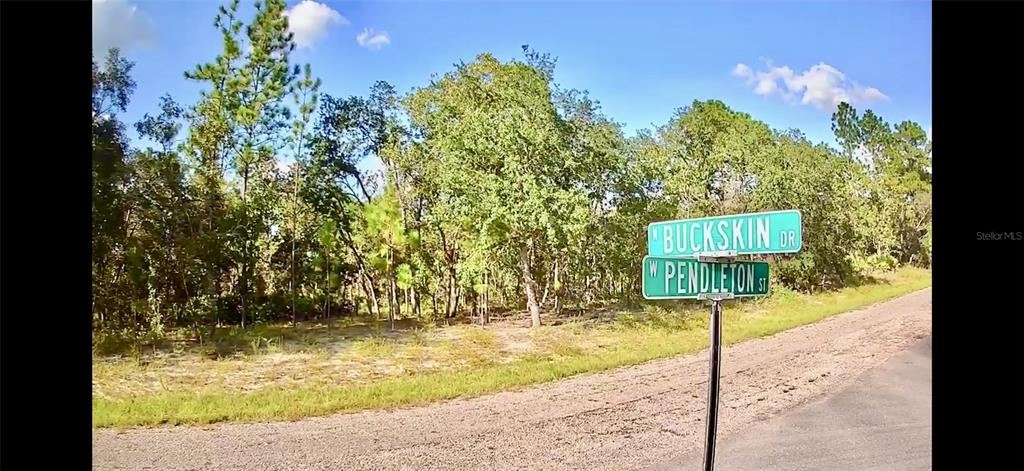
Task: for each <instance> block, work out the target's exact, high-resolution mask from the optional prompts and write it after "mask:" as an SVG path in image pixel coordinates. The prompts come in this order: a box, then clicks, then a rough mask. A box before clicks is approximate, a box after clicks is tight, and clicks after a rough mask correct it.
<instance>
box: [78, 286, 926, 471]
mask: <svg viewBox="0 0 1024 471" xmlns="http://www.w3.org/2000/svg"><path fill="white" fill-rule="evenodd" d="M931 318H932V313H931V288H928V289H924V290H921V291H918V292H915V293H911V294H908V295H906V296H902V297H899V298H896V299H893V300H890V301H887V302H883V303H879V304H875V305H873V306H870V307H867V308H865V309H861V310H857V311H851V312H847V313H844V314H839V315H836V316H832V317H829V318H827V319H824V320H822V321H820V322H816V323H813V324H809V325H806V326H803V327H798V328H795V329H791V330H787V331H784V332H780V333H778V334H776V335H772V336H769V337H764V338H759V339H754V340H749V341H745V342H741V343H735V344H731V345H728V346H727V347H726V348H725V349H724V350H723V352H722V371H721V375H722V376H721V378H722V380H721V395H722V396H721V397H722V401H721V405H720V409H719V414H720V415H719V418H720V421H719V425H718V431H719V434H720V435H719V436H720V437H722V441H721V442H720V443H722V448H721V451H720V454H719V456H720V457H722V461H721V465H720V466H719V467H718V468H717V469H720V470H728V469H760V468H758V466H759V465H757V464H755V465H754V466H753V467H751V468H746V467H745V466H744V463H743V462H737V464H735V465H733V464H731V462H730V461H728V460H731V459H739V458H735V457H743V456H746V455H756V454H762V455H770V454H771V453H773V452H772V451H771V448H772V447H774V446H776V445H770V446H761V447H755V448H753V449H752V451H749V452H746V453H741V452H737V451H733V450H734V447H737V446H740V445H742V446H750V445H751V444H755V443H756V441H755V440H757V439H761V440H763V439H765V438H764V437H770V436H773V435H777V436H782V435H787V436H789V435H798V434H799V433H801V432H800V431H801V430H804V431H805V432H803V433H804V437H805V438H804V441H810V443H816V440H818V438H819V437H816V435H817V434H819V433H837V432H830V430H839V431H840V432H838V433H839V434H840V435H838V436H837V437H836V438H832V439H829V440H826V441H831V442H834V443H827V444H823V445H822V446H821V447H820V448H815V447H816V445H814V446H804V447H800V446H795V447H794V448H793V449H794V450H796V451H793V452H792V453H794V454H800V453H803V454H805V455H808V456H807V458H806V459H807V460H808V463H809V464H808V465H807V466H808V467H807V468H791V467H789V466H788V465H787V464H786V463H783V462H782V461H778V460H782V459H783V458H785V454H781V455H778V456H780V457H778V458H773V459H775V460H777V461H776V462H778V463H779V464H778V466H780V467H781V468H782V469H826V470H831V469H844V468H842V467H840V463H847V464H846V465H845V466H846V468H845V469H869V468H870V464H871V463H876V462H879V461H878V458H870V457H865V455H867V454H870V453H872V452H874V451H875V450H880V451H881V452H882V453H881V454H883V455H886V456H891V455H892V453H890V452H889V451H888V450H890V448H892V449H899V450H910V452H909V454H908V455H907V456H906V457H905V458H903V460H904V461H903V462H904V463H907V462H910V461H912V460H913V459H914V456H918V455H914V453H919V452H920V453H923V454H925V455H926V454H927V451H928V450H927V449H925V450H924V451H921V450H919V449H917V448H914V447H905V446H902V445H897V444H896V443H893V442H899V441H900V440H903V438H901V437H903V435H899V434H900V433H902V432H901V431H902V430H904V429H906V428H908V427H913V426H915V424H917V422H916V420H917V419H916V417H918V416H917V415H915V414H912V413H911V412H910V409H909V408H910V407H920V406H921V404H920V402H915V401H911V400H909V399H903V400H902V402H900V401H901V399H899V398H900V397H902V396H900V395H899V394H895V393H893V394H892V395H889V396H886V395H882V396H880V397H879V398H877V399H875V400H873V401H868V404H869V405H867V406H865V405H863V404H862V403H853V404H851V405H849V406H845V407H844V406H833V407H835V408H836V409H837V410H845V409H851V411H850V412H848V413H846V414H844V415H837V416H835V417H833V418H831V419H827V420H826V419H821V418H815V417H808V418H802V419H801V418H800V417H801V416H790V415H789V414H788V412H789V411H792V410H793V409H794V408H797V407H800V406H801V405H802V404H810V403H812V402H813V401H816V400H817V399H819V398H822V397H830V396H833V394H834V393H836V392H839V391H844V390H847V387H848V386H849V385H850V384H851V383H853V382H855V381H856V380H857V379H858V378H861V377H862V375H863V373H865V372H867V371H870V370H873V369H875V368H876V367H878V366H880V365H883V364H888V361H889V360H890V359H891V358H894V357H896V356H897V355H900V354H902V353H903V352H905V351H907V349H910V348H912V347H913V346H914V345H917V344H918V343H919V342H920V341H921V339H924V338H927V337H929V336H930V334H931ZM724 340H725V341H726V343H728V342H729V336H728V334H727V335H725V338H724ZM707 355H708V352H707V350H705V351H704V352H701V353H699V354H696V355H686V356H680V357H675V358H668V359H664V360H658V361H652V362H648V363H644V364H641V365H636V366H632V367H624V368H618V369H615V370H612V371H608V372H604V373H599V374H585V375H579V376H576V377H572V378H569V379H565V380H562V381H556V382H552V383H547V384H543V385H539V386H536V387H531V388H524V389H520V390H514V391H507V392H502V393H498V394H492V395H487V396H481V397H476V398H465V399H457V400H452V401H444V402H439V403H435V404H430V405H425V406H419V407H403V408H396V409H388V410H378V411H365V412H359V413H351V414H335V415H331V416H325V417H313V418H308V419H303V420H299V421H295V422H276V423H256V424H215V425H210V426H202V427H181V426H179V427H153V428H138V429H129V430H116V429H96V430H93V469H97V470H100V469H103V470H106V469H140V470H142V469H145V470H164V469H166V470H183V469H188V470H207V469H209V470H246V471H250V470H356V469H367V470H378V469H407V470H417V471H419V470H427V469H458V470H466V469H479V470H488V471H493V470H506V469H507V470H521V469H537V470H552V469H567V470H569V469H571V470H594V469H601V470H604V469H607V470H625V469H648V468H650V467H651V466H654V465H657V464H658V463H668V464H676V463H680V464H682V463H685V461H677V460H674V458H676V457H684V456H686V455H687V453H697V454H699V453H700V450H701V448H702V447H703V442H704V420H705V414H706V407H707V402H706V401H707V396H706V395H707V378H708V361H707V359H708V357H707ZM896 365H899V363H896ZM896 376H897V378H893V377H892V375H889V376H885V377H884V378H889V379H887V380H886V381H888V383H885V382H883V383H882V384H884V385H887V386H883V387H875V388H871V387H869V388H868V389H884V390H888V391H900V390H903V389H907V388H906V387H903V386H900V385H899V384H896V383H894V382H895V381H897V380H899V377H902V376H901V375H896ZM929 377H930V376H929ZM908 378H912V377H911V376H908ZM920 383H921V380H920V379H919V380H918V382H917V383H915V384H918V385H920ZM854 391H856V390H854ZM863 396H864V395H863V394H859V393H856V392H853V393H845V394H844V393H840V394H839V395H838V396H836V397H838V398H839V399H835V400H843V401H847V402H850V401H857V400H858V399H859V398H861V397H863ZM844 398H845V399H844ZM908 402H913V403H914V404H915V405H914V406H911V405H906V404H907V403H908ZM858 404H859V405H858ZM890 404H892V405H890ZM925 407H927V406H925ZM852 409H858V410H859V413H860V414H861V415H856V414H855V413H854V411H852ZM907 414H909V415H907ZM779 415H784V416H787V419H785V420H794V421H795V422H793V423H792V425H785V424H783V430H785V431H786V432H785V434H783V433H781V432H779V431H777V430H776V431H774V432H771V431H769V432H762V433H761V434H755V435H754V437H752V438H750V439H745V440H744V439H739V440H737V439H735V438H732V437H733V436H740V435H738V434H742V433H747V432H749V431H750V429H751V427H759V426H761V424H762V423H764V422H765V421H768V420H770V419H771V418H772V417H776V416H779ZM878 416H884V417H889V418H891V421H890V422H878V419H877V417H878ZM789 417H792V418H789ZM829 420H831V422H829ZM774 423H775V422H768V424H774ZM858 427H860V428H864V430H862V431H861V432H860V433H859V434H853V433H852V432H846V433H850V435H845V436H844V435H842V433H843V432H842V431H844V430H849V429H857V428H858ZM871 427H875V428H871ZM819 430H820V432H819ZM923 433H924V434H927V433H928V432H927V431H925V432H923ZM844 437H845V438H844ZM794 440H796V441H797V442H799V441H800V440H799V439H796V438H794ZM857 440H861V441H860V442H858V441H857ZM734 444H735V445H734ZM825 445H827V446H828V447H825ZM773 456H774V455H773ZM812 459H818V460H819V461H816V462H811V461H810V460H812ZM858 459H859V460H863V461H857V460H858ZM921 463H922V465H924V466H926V465H927V461H922V462H921ZM697 466H698V467H697V468H692V469H699V462H698V465H697ZM687 469H691V468H689V467H688V468H687ZM887 469H894V467H893V466H889V467H888V468H887Z"/></svg>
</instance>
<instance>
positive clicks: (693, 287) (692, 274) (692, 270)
mask: <svg viewBox="0 0 1024 471" xmlns="http://www.w3.org/2000/svg"><path fill="white" fill-rule="evenodd" d="M687 268H688V270H687V275H688V276H687V280H689V282H690V283H689V285H690V289H689V291H690V292H691V293H696V292H697V264H695V263H691V264H690V266H689V267H687Z"/></svg>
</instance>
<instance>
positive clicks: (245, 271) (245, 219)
mask: <svg viewBox="0 0 1024 471" xmlns="http://www.w3.org/2000/svg"><path fill="white" fill-rule="evenodd" d="M248 189H249V166H248V165H246V166H245V169H244V170H243V171H242V227H243V229H244V230H245V242H244V244H243V245H244V251H243V254H242V293H241V294H242V328H243V329H244V328H245V312H246V304H245V298H246V297H247V295H248V294H249V276H248V275H249V211H248V209H249V208H248V206H246V199H245V194H246V191H247V190H248Z"/></svg>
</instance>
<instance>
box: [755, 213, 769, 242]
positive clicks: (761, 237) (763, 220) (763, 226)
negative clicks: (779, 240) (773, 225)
mask: <svg viewBox="0 0 1024 471" xmlns="http://www.w3.org/2000/svg"><path fill="white" fill-rule="evenodd" d="M768 234H769V232H768V218H767V217H759V218H757V248H759V249H760V248H768V247H769V246H771V243H770V242H769V240H770V239H769V237H768ZM762 244H764V245H762Z"/></svg>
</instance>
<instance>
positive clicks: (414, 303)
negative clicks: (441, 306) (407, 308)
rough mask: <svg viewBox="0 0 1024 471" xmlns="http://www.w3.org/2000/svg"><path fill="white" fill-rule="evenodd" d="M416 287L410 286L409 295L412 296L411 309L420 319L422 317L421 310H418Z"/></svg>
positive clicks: (418, 300) (418, 299)
mask: <svg viewBox="0 0 1024 471" xmlns="http://www.w3.org/2000/svg"><path fill="white" fill-rule="evenodd" d="M417 290H418V288H415V287H414V288H412V290H411V291H410V292H409V295H410V296H411V297H412V310H413V312H415V313H416V318H417V319H420V318H422V317H423V312H422V311H420V296H417V295H416V291H417Z"/></svg>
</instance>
